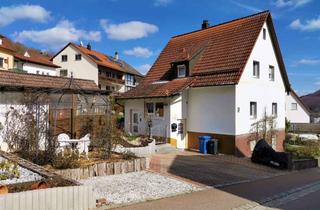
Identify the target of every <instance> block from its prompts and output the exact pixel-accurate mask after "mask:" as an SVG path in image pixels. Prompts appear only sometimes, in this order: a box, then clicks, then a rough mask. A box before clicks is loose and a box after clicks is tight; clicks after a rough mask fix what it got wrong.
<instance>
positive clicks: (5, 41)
mask: <svg viewBox="0 0 320 210" xmlns="http://www.w3.org/2000/svg"><path fill="white" fill-rule="evenodd" d="M0 39H1V40H2V44H1V45H0V48H3V49H6V50H9V51H15V48H14V45H13V43H12V42H11V41H10V40H9V39H8V38H7V37H5V36H2V35H0Z"/></svg>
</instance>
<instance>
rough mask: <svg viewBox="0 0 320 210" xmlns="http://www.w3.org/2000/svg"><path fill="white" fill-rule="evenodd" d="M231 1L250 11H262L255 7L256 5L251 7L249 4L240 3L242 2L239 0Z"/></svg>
mask: <svg viewBox="0 0 320 210" xmlns="http://www.w3.org/2000/svg"><path fill="white" fill-rule="evenodd" d="M231 3H233V4H235V5H237V6H238V7H241V8H243V9H246V10H249V11H251V12H261V11H262V10H261V9H259V8H256V7H253V6H250V5H246V4H242V3H239V2H236V1H231Z"/></svg>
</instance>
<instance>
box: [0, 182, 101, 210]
mask: <svg viewBox="0 0 320 210" xmlns="http://www.w3.org/2000/svg"><path fill="white" fill-rule="evenodd" d="M95 207H96V203H95V197H94V193H93V191H92V188H91V187H90V186H74V187H57V188H49V189H42V190H32V191H25V192H19V193H9V194H6V195H1V196H0V210H31V209H32V210H88V209H94V208H95Z"/></svg>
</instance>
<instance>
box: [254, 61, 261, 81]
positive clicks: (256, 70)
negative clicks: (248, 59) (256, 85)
mask: <svg viewBox="0 0 320 210" xmlns="http://www.w3.org/2000/svg"><path fill="white" fill-rule="evenodd" d="M253 77H254V78H259V77H260V63H259V62H258V61H253Z"/></svg>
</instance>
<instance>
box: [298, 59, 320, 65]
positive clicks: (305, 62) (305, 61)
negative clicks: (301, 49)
mask: <svg viewBox="0 0 320 210" xmlns="http://www.w3.org/2000/svg"><path fill="white" fill-rule="evenodd" d="M298 64H303V65H317V64H320V59H301V60H299V61H298Z"/></svg>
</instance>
